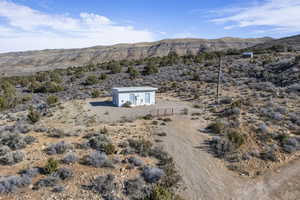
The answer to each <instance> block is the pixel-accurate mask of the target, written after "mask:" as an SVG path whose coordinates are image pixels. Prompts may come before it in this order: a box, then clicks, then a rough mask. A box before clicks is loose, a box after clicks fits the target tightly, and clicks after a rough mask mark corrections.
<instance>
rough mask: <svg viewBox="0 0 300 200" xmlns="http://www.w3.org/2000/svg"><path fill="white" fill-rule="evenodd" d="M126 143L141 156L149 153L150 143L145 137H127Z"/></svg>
mask: <svg viewBox="0 0 300 200" xmlns="http://www.w3.org/2000/svg"><path fill="white" fill-rule="evenodd" d="M128 143H129V146H130V147H131V148H133V149H134V150H135V153H137V154H139V155H141V156H147V155H149V154H150V153H151V147H152V143H151V142H150V141H147V140H145V139H140V140H134V139H129V140H128Z"/></svg>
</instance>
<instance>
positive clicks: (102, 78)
mask: <svg viewBox="0 0 300 200" xmlns="http://www.w3.org/2000/svg"><path fill="white" fill-rule="evenodd" d="M99 79H100V80H105V79H107V75H106V74H100V76H99Z"/></svg>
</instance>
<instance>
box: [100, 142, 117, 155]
mask: <svg viewBox="0 0 300 200" xmlns="http://www.w3.org/2000/svg"><path fill="white" fill-rule="evenodd" d="M103 150H104V152H105V153H106V154H108V155H110V154H114V153H115V152H116V147H115V145H113V144H112V143H108V144H105V145H104V147H103Z"/></svg>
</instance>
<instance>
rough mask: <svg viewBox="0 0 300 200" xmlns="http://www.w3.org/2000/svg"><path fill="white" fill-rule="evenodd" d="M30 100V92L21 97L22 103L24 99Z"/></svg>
mask: <svg viewBox="0 0 300 200" xmlns="http://www.w3.org/2000/svg"><path fill="white" fill-rule="evenodd" d="M30 100H32V95H31V94H27V95H24V96H23V97H22V99H21V101H22V103H25V102H26V101H30Z"/></svg>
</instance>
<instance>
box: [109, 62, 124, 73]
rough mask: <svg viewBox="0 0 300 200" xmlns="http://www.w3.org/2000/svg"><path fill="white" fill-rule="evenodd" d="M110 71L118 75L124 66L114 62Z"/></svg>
mask: <svg viewBox="0 0 300 200" xmlns="http://www.w3.org/2000/svg"><path fill="white" fill-rule="evenodd" d="M110 70H111V73H112V74H117V73H120V72H121V71H122V66H121V65H120V63H118V62H114V63H112V64H111V66H110Z"/></svg>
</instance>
